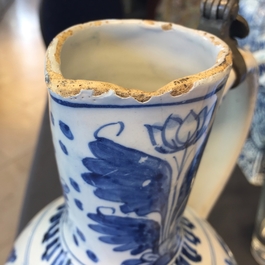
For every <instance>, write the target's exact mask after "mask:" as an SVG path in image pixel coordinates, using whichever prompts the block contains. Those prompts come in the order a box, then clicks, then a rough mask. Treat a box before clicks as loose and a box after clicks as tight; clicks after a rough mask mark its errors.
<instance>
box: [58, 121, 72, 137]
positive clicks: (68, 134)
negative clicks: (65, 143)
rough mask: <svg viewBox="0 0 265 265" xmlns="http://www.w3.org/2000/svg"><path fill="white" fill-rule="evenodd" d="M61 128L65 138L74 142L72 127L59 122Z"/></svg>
mask: <svg viewBox="0 0 265 265" xmlns="http://www.w3.org/2000/svg"><path fill="white" fill-rule="evenodd" d="M59 126H60V129H61V131H62V133H63V134H64V135H65V137H67V138H68V139H69V140H74V135H73V134H72V132H71V130H70V127H69V126H68V125H67V124H65V123H64V122H62V121H59Z"/></svg>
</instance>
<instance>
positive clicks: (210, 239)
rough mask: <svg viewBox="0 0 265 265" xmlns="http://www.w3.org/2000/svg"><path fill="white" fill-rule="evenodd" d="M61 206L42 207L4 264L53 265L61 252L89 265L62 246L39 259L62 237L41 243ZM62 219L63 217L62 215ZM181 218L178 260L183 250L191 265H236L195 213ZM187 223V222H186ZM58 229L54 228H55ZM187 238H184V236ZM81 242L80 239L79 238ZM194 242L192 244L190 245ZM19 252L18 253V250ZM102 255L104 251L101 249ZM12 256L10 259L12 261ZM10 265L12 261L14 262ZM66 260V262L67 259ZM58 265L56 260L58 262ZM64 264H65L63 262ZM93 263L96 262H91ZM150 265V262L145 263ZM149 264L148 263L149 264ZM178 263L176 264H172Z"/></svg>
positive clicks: (58, 202)
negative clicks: (181, 241)
mask: <svg viewBox="0 0 265 265" xmlns="http://www.w3.org/2000/svg"><path fill="white" fill-rule="evenodd" d="M63 204H64V199H63V198H59V199H57V200H56V201H54V202H52V203H51V204H49V205H48V206H46V207H45V209H43V210H42V211H41V212H40V213H39V214H38V215H37V216H36V217H35V218H34V219H33V220H32V221H31V222H30V223H29V225H28V226H27V228H26V229H25V230H24V232H23V233H22V234H21V235H20V237H19V238H18V239H17V241H16V244H15V245H14V250H13V252H12V253H11V254H12V255H11V256H10V262H7V263H6V265H22V264H23V265H24V264H27V265H37V264H38V265H42V264H43V265H44V264H52V261H54V260H55V258H56V257H57V256H59V254H60V251H61V250H63V251H64V252H65V256H66V257H68V258H69V259H70V260H71V262H72V263H71V264H73V265H80V264H81V265H87V264H90V263H87V262H82V261H81V260H80V257H82V253H79V255H77V256H76V255H73V254H72V253H71V251H70V249H69V248H68V247H66V245H63V244H62V247H59V248H58V249H56V250H55V253H54V255H52V257H51V260H50V261H49V263H47V261H46V260H42V258H41V257H42V256H43V254H44V253H45V251H46V247H47V244H48V243H51V242H52V241H53V240H54V239H56V238H57V237H61V236H62V234H61V232H60V230H59V231H58V232H57V233H55V234H54V237H52V238H51V239H50V240H48V241H47V242H44V243H42V244H41V242H42V241H43V238H44V235H45V233H46V232H47V231H48V229H49V228H50V227H51V222H50V219H51V217H52V216H54V215H56V214H58V212H60V211H58V210H57V208H58V207H59V206H61V205H63ZM62 218H63V216H62ZM184 218H185V219H186V220H188V223H189V225H191V224H192V225H191V226H190V227H185V229H186V232H188V234H186V233H185V231H183V233H184V238H185V243H186V244H187V245H186V247H188V248H190V249H188V248H185V247H184V248H183V251H182V252H181V257H182V258H183V259H184V260H187V256H186V255H187V254H185V250H188V251H192V254H191V255H193V256H194V259H196V260H197V261H194V262H190V261H189V262H190V263H189V264H191V265H192V264H203V265H228V264H235V263H234V260H233V257H232V255H231V252H230V251H229V249H228V247H227V246H226V245H225V244H224V243H223V241H222V239H221V238H220V237H219V236H218V235H217V234H216V232H215V231H214V230H213V228H212V227H211V226H210V225H209V224H208V223H207V222H205V221H203V220H201V219H200V218H199V217H198V216H197V215H196V214H195V212H194V211H192V210H191V209H190V208H187V209H186V211H185V213H184ZM186 224H187V222H186ZM56 228H57V227H56ZM185 235H186V236H185ZM79 240H80V239H79ZM191 241H193V242H194V243H191ZM95 243H96V242H95V241H91V245H94V244H95ZM17 250H19V251H17ZM101 251H102V252H103V253H104V250H101ZM12 257H13V259H12ZM14 259H15V261H14V262H12V261H11V260H14ZM66 260H67V259H66ZM54 264H59V260H58V261H57V263H56V262H55V263H54ZM62 264H65V265H66V264H67V263H62ZM91 264H95V263H91ZM107 264H108V265H112V264H113V265H114V264H115V265H116V264H117V263H115V262H113V261H112V260H111V259H109V260H108V263H107ZM146 264H149V263H146ZM150 264H151V263H150ZM172 264H177V263H172Z"/></svg>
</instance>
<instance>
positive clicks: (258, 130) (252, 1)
mask: <svg viewBox="0 0 265 265" xmlns="http://www.w3.org/2000/svg"><path fill="white" fill-rule="evenodd" d="M239 12H240V14H241V15H242V16H243V17H244V18H245V19H246V20H247V21H248V24H249V27H250V34H249V36H248V37H247V38H245V39H243V40H238V42H239V45H240V46H241V47H243V48H244V49H248V50H250V51H251V52H252V53H253V55H254V57H255V59H256V60H257V63H258V64H259V72H260V78H259V85H260V86H259V91H258V97H257V103H256V109H255V112H254V117H253V122H252V126H251V129H250V133H249V136H248V138H247V140H246V143H245V146H244V147H243V150H242V153H241V155H240V157H239V160H238V164H239V166H240V168H241V169H242V171H243V173H244V174H245V176H246V177H247V179H248V180H249V181H250V183H252V184H255V185H261V184H262V183H263V180H264V177H265V121H264V117H265V1H264V0H240V10H239Z"/></svg>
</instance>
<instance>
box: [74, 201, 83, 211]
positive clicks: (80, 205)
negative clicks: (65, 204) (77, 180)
mask: <svg viewBox="0 0 265 265" xmlns="http://www.w3.org/2000/svg"><path fill="white" fill-rule="evenodd" d="M74 202H75V205H76V206H77V208H78V209H79V210H81V211H83V210H84V209H83V203H82V202H81V201H79V200H78V199H74Z"/></svg>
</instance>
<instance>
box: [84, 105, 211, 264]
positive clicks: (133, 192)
mask: <svg viewBox="0 0 265 265" xmlns="http://www.w3.org/2000/svg"><path fill="white" fill-rule="evenodd" d="M215 107H216V104H213V105H212V106H211V107H208V106H205V107H204V108H203V109H202V110H201V111H200V112H198V113H196V112H195V111H194V110H190V111H189V113H188V114H187V115H186V117H184V118H182V117H181V116H179V115H175V114H171V115H169V116H168V118H167V119H166V120H165V122H164V124H162V125H149V124H146V125H145V128H146V132H147V135H148V136H149V139H150V144H151V145H152V146H153V147H154V150H155V151H157V152H158V153H159V154H160V155H159V156H157V157H156V156H153V155H150V154H148V153H145V152H143V151H140V150H137V149H133V148H130V147H127V146H124V145H121V144H119V143H117V142H115V141H113V140H111V139H107V138H105V137H100V136H99V135H100V134H99V132H100V131H101V130H102V129H104V128H105V127H108V126H113V125H115V126H116V125H119V127H120V130H119V132H118V134H117V136H119V135H120V134H121V133H122V132H123V130H124V129H125V125H124V123H123V122H117V123H110V124H106V125H103V126H102V127H100V128H99V129H98V130H97V131H96V132H95V134H94V137H95V140H94V141H92V142H89V143H88V147H89V149H90V151H91V153H92V154H93V157H86V158H84V159H83V160H82V163H83V165H84V166H85V167H86V168H87V170H88V172H85V173H83V174H82V175H81V176H82V179H83V180H84V181H85V182H86V183H87V184H88V185H90V186H93V187H94V188H95V189H94V194H95V196H96V197H98V198H99V199H101V200H106V201H111V202H114V203H117V204H118V205H119V208H120V211H121V212H122V213H124V215H125V216H124V217H122V216H118V215H115V209H114V208H113V209H110V210H111V212H112V214H108V215H107V214H104V212H102V211H101V208H102V207H103V206H102V207H98V208H97V211H96V213H88V214H87V216H88V218H89V219H90V220H91V221H93V222H92V223H90V224H89V225H88V226H89V228H90V229H92V230H94V231H96V232H97V233H99V234H100V236H99V238H98V239H99V240H100V241H102V242H104V243H106V244H111V245H113V251H115V252H122V251H130V253H131V255H132V256H135V255H138V258H136V259H130V260H125V261H124V262H123V263H122V265H138V264H145V265H146V264H156V265H166V264H168V263H169V262H170V261H172V259H173V258H174V257H175V255H176V254H177V253H178V252H179V249H180V247H181V241H182V237H181V236H180V235H181V234H182V233H181V232H180V229H183V228H182V226H181V225H180V221H181V216H182V213H183V211H184V209H185V206H186V204H187V200H188V195H189V193H190V187H191V184H192V181H193V178H194V175H195V174H196V172H197V169H198V165H199V162H200V159H201V156H202V153H203V150H204V147H205V144H206V141H207V135H208V131H209V127H210V125H211V121H212V116H213V113H214V110H215ZM202 137H203V138H202ZM199 139H201V141H200V144H199V146H196V147H195V145H194V144H195V143H196V142H197V141H198V140H199ZM194 148H196V149H194ZM194 150H196V151H195V153H194ZM177 152H181V153H182V156H181V159H180V157H178V159H177V157H176V155H175V154H176V153H177ZM192 152H193V156H194V157H193V159H192V160H190V159H188V158H189V157H190V155H191V153H192ZM168 154H171V155H172V158H173V161H175V163H176V166H175V167H176V168H177V172H173V169H172V165H171V164H170V163H169V162H168V160H167V159H166V158H165V159H163V155H168ZM187 163H188V164H187ZM184 168H185V170H184ZM175 171H176V170H175ZM181 176H182V177H181ZM173 178H174V181H177V182H176V183H178V181H179V180H180V179H182V180H181V182H179V183H178V184H177V185H175V184H172V181H173ZM172 187H174V188H173V189H172ZM170 195H171V198H172V199H171V203H170V204H169V203H168V202H169V196H170ZM130 213H134V214H136V216H138V218H135V217H128V216H126V214H130ZM151 213H158V214H159V215H160V217H161V222H158V221H156V220H152V219H147V218H146V216H147V215H148V214H151ZM182 225H183V224H182ZM121 227H122V229H121ZM196 244H199V240H194V241H193V242H186V245H187V247H188V248H190V249H193V248H192V245H196ZM192 251H193V253H195V254H196V255H195V257H187V256H186V257H184V256H185V255H184V256H183V255H182V256H180V257H179V258H178V260H176V264H187V265H188V264H190V263H189V260H190V261H193V262H199V261H201V256H200V255H199V254H198V253H197V252H196V251H195V249H193V250H192ZM183 253H184V254H185V248H183V252H182V254H183ZM139 254H142V255H141V257H140V258H139ZM182 259H183V260H182ZM184 260H185V262H186V263H185V262H184Z"/></svg>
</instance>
